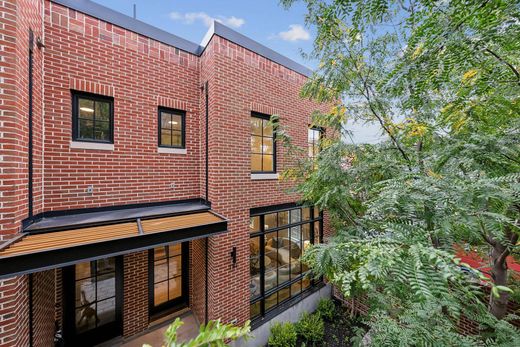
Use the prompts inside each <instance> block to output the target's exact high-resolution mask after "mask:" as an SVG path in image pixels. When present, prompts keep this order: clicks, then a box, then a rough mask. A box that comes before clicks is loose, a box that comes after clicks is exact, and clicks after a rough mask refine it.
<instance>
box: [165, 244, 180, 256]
mask: <svg viewBox="0 0 520 347" xmlns="http://www.w3.org/2000/svg"><path fill="white" fill-rule="evenodd" d="M168 252H169V254H168V255H169V256H170V257H172V256H174V255H180V254H181V252H182V244H180V243H176V244H174V245H169V246H168Z"/></svg>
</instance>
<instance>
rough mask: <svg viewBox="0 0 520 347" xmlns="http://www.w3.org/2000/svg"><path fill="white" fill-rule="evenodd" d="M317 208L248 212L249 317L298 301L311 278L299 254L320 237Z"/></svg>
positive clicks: (319, 221)
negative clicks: (258, 212)
mask: <svg viewBox="0 0 520 347" xmlns="http://www.w3.org/2000/svg"><path fill="white" fill-rule="evenodd" d="M322 229H323V225H322V216H321V214H320V213H319V211H318V209H315V208H311V207H297V208H291V209H281V210H278V211H276V210H275V211H274V212H271V211H270V212H269V213H264V214H256V215H251V222H250V237H251V238H250V247H249V248H250V258H249V259H250V261H249V265H250V266H249V268H250V275H251V282H250V294H251V297H250V299H251V306H250V310H251V319H258V318H261V317H263V316H265V314H266V313H268V312H269V311H271V310H274V309H275V308H276V307H278V306H280V305H281V304H283V303H285V302H287V301H290V300H291V299H293V300H299V299H301V297H302V294H303V293H305V292H306V291H308V290H309V289H310V288H311V287H312V285H313V284H314V283H313V279H311V278H310V276H306V275H307V274H308V271H309V269H308V268H307V266H306V265H304V264H303V263H301V261H300V257H301V255H302V253H303V251H304V250H305V249H306V248H307V247H309V245H311V244H314V243H318V242H321V240H322V233H323V231H322Z"/></svg>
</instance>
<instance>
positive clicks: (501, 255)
mask: <svg viewBox="0 0 520 347" xmlns="http://www.w3.org/2000/svg"><path fill="white" fill-rule="evenodd" d="M508 254H509V250H508V249H507V247H506V246H504V245H501V244H500V243H499V242H497V243H496V244H495V246H494V247H493V250H492V251H491V259H492V260H493V266H492V267H491V278H493V282H494V284H495V285H496V286H507V270H508V269H507V263H506V257H507V255H508ZM508 302H509V293H508V292H505V291H499V297H498V298H497V297H495V296H494V295H493V294H491V295H490V298H489V311H490V312H491V314H493V316H495V317H496V318H498V319H502V318H504V316H505V315H506V314H507V304H508Z"/></svg>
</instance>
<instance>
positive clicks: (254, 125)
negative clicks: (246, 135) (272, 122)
mask: <svg viewBox="0 0 520 347" xmlns="http://www.w3.org/2000/svg"><path fill="white" fill-rule="evenodd" d="M251 134H254V135H258V136H262V119H261V118H256V117H251Z"/></svg>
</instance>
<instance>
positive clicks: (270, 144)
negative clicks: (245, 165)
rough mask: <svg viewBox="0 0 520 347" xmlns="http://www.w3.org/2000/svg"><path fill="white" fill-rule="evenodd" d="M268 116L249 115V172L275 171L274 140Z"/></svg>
mask: <svg viewBox="0 0 520 347" xmlns="http://www.w3.org/2000/svg"><path fill="white" fill-rule="evenodd" d="M269 118H270V117H269V116H264V115H258V114H254V115H253V116H252V117H251V172H275V167H276V165H275V141H274V131H273V127H272V126H271V125H270V124H269Z"/></svg>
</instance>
